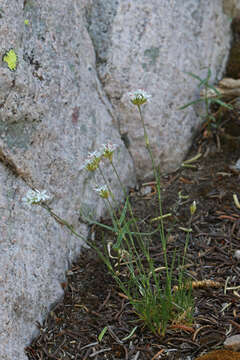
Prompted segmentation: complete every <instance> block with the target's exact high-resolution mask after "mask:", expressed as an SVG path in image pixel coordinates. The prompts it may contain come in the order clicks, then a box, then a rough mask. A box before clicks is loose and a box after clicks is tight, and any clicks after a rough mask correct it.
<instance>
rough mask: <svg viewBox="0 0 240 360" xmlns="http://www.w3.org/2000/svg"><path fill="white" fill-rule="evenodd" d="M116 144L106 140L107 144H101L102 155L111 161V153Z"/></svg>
mask: <svg viewBox="0 0 240 360" xmlns="http://www.w3.org/2000/svg"><path fill="white" fill-rule="evenodd" d="M117 147H118V145H116V144H112V143H111V142H108V143H107V144H102V155H103V157H105V158H107V159H109V160H110V161H111V162H112V157H113V153H114V151H115V150H116V148H117Z"/></svg>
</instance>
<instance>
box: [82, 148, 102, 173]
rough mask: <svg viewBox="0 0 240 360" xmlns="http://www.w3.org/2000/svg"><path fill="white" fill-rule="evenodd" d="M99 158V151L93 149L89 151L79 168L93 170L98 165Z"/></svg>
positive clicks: (100, 156)
mask: <svg viewBox="0 0 240 360" xmlns="http://www.w3.org/2000/svg"><path fill="white" fill-rule="evenodd" d="M101 158H102V154H101V152H100V151H94V152H92V153H89V154H88V157H87V158H86V160H85V161H84V163H83V166H82V167H81V169H86V170H88V171H95V170H96V169H97V168H98V166H99V163H100V161H101Z"/></svg>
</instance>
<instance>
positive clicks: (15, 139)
mask: <svg viewBox="0 0 240 360" xmlns="http://www.w3.org/2000/svg"><path fill="white" fill-rule="evenodd" d="M36 128H37V122H34V123H29V122H26V121H25V120H23V121H18V122H14V123H10V124H9V123H6V122H4V121H0V134H1V135H0V138H1V140H2V141H3V142H5V143H6V144H7V146H8V147H9V148H10V149H11V150H12V151H13V152H15V150H14V149H27V148H28V146H29V144H30V142H31V135H32V133H34V131H35V130H36Z"/></svg>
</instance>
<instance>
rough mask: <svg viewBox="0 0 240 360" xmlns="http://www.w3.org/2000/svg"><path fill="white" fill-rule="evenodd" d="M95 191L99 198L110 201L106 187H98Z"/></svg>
mask: <svg viewBox="0 0 240 360" xmlns="http://www.w3.org/2000/svg"><path fill="white" fill-rule="evenodd" d="M94 190H95V191H96V192H97V193H98V195H99V196H101V197H102V198H103V199H108V197H109V191H108V188H107V186H106V185H102V186H97V187H95V188H94Z"/></svg>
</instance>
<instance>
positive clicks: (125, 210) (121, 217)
mask: <svg viewBox="0 0 240 360" xmlns="http://www.w3.org/2000/svg"><path fill="white" fill-rule="evenodd" d="M127 208H128V199H127V200H126V202H125V205H124V208H123V211H122V213H121V216H120V219H119V225H122V223H123V221H124V219H125V217H126V212H127Z"/></svg>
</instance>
